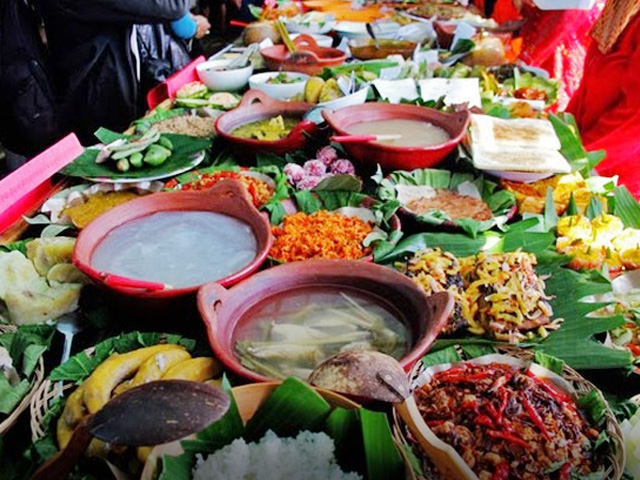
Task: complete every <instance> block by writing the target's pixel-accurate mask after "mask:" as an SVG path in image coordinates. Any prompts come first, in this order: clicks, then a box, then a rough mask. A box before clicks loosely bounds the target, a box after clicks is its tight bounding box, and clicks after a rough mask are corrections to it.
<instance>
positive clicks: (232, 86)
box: [196, 59, 253, 92]
mask: <svg viewBox="0 0 640 480" xmlns="http://www.w3.org/2000/svg"><path fill="white" fill-rule="evenodd" d="M230 62H231V60H229V59H220V60H209V61H207V62H202V63H200V64H198V65H197V66H196V71H197V72H198V77H199V78H200V81H201V82H202V83H204V84H205V85H206V86H207V87H209V88H210V89H211V90H213V91H214V92H226V91H234V90H240V89H241V88H244V86H245V85H246V84H247V81H248V80H249V77H250V76H251V74H252V73H253V65H251V64H249V65H247V66H246V67H242V68H234V69H233V70H225V67H226V66H227V65H228V64H229V63H230Z"/></svg>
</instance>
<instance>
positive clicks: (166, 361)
mask: <svg viewBox="0 0 640 480" xmlns="http://www.w3.org/2000/svg"><path fill="white" fill-rule="evenodd" d="M190 358H191V355H190V354H189V352H187V351H186V350H178V349H176V350H170V351H168V352H160V353H156V354H155V355H152V356H150V357H149V358H147V359H146V360H145V361H144V362H143V363H142V365H140V369H139V370H138V373H136V375H135V377H133V379H132V380H131V381H129V382H123V383H121V384H120V385H124V386H123V388H122V389H120V390H119V387H120V385H119V386H118V387H116V393H122V392H124V391H127V390H129V389H130V388H133V387H137V386H138V385H143V384H145V383H149V382H153V381H154V380H160V378H162V375H164V374H165V372H166V371H167V370H169V369H170V368H171V367H173V366H174V365H177V364H178V363H181V362H184V361H185V360H189V359H190Z"/></svg>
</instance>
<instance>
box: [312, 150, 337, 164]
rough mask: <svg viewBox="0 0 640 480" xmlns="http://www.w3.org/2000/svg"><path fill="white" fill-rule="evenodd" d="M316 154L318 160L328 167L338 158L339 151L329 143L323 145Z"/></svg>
mask: <svg viewBox="0 0 640 480" xmlns="http://www.w3.org/2000/svg"><path fill="white" fill-rule="evenodd" d="M316 156H317V157H318V160H320V161H321V162H322V163H324V164H325V165H326V166H327V167H328V166H329V165H331V164H332V163H333V162H335V161H336V160H337V159H338V152H337V151H336V149H335V148H333V147H332V146H330V145H327V146H326V147H322V148H321V149H320V150H318V153H317V154H316Z"/></svg>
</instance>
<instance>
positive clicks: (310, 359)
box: [198, 260, 453, 381]
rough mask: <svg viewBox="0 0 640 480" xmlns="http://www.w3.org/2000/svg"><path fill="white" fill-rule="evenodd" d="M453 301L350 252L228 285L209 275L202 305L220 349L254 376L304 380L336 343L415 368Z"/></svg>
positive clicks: (238, 369)
mask: <svg viewBox="0 0 640 480" xmlns="http://www.w3.org/2000/svg"><path fill="white" fill-rule="evenodd" d="M452 308H453V299H452V297H451V295H450V294H449V293H447V292H444V293H438V294H436V295H432V296H427V295H426V294H425V293H424V292H423V291H422V290H421V289H420V288H419V287H417V286H416V285H415V284H414V283H413V282H412V281H411V280H409V279H408V278H407V277H405V276H404V275H402V274H400V273H398V272H396V271H395V270H392V269H390V268H387V267H383V266H380V265H375V264H372V263H365V262H359V261H353V260H351V261H349V260H309V261H306V262H293V263H288V264H284V265H279V266H277V267H274V268H271V269H269V270H266V271H263V272H260V273H258V274H257V275H254V276H252V277H251V278H249V279H247V280H245V281H243V282H241V283H239V284H238V285H236V286H235V287H233V288H231V289H229V290H227V289H225V288H224V287H222V286H221V285H219V284H216V283H213V282H212V283H207V284H205V285H203V286H202V288H201V289H200V290H199V292H198V309H199V311H200V315H201V316H202V319H203V321H204V324H205V328H206V329H207V334H208V337H209V343H210V344H211V348H212V349H213V351H214V352H215V354H216V356H217V357H218V358H219V359H220V360H221V361H222V362H223V363H224V364H225V365H226V367H227V368H229V369H231V370H232V371H234V372H235V373H237V374H238V375H241V376H242V377H244V378H246V379H248V380H251V381H268V380H273V379H278V378H285V377H286V376H290V375H293V376H297V377H299V378H302V379H303V380H306V379H307V377H308V375H309V374H310V372H311V370H313V368H315V367H316V366H317V365H318V364H320V363H321V362H322V361H323V360H325V359H326V358H328V357H329V356H331V355H333V354H335V353H337V352H338V351H341V350H342V351H344V350H352V349H369V350H377V351H381V352H384V353H387V354H389V355H392V356H394V357H395V358H396V359H398V360H399V362H400V364H401V365H402V366H403V367H404V368H405V369H408V368H410V366H411V365H413V364H414V363H415V362H416V361H417V360H418V359H419V358H421V357H422V356H423V355H424V353H425V352H426V351H427V350H428V349H429V347H430V346H431V344H432V343H433V341H434V340H435V338H436V337H437V335H438V333H439V332H440V330H441V329H442V327H443V326H444V324H446V322H447V319H448V317H449V315H450V313H451V311H452Z"/></svg>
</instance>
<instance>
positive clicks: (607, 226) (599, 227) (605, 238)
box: [591, 213, 624, 245]
mask: <svg viewBox="0 0 640 480" xmlns="http://www.w3.org/2000/svg"><path fill="white" fill-rule="evenodd" d="M591 228H592V229H593V235H594V243H596V244H597V245H606V244H608V243H609V242H611V240H613V239H614V238H615V237H616V236H618V235H620V234H621V233H622V232H623V230H624V224H623V223H622V220H620V218H618V217H616V216H615V215H609V214H607V213H601V214H600V215H598V216H597V217H596V218H594V219H593V220H591Z"/></svg>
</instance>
